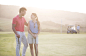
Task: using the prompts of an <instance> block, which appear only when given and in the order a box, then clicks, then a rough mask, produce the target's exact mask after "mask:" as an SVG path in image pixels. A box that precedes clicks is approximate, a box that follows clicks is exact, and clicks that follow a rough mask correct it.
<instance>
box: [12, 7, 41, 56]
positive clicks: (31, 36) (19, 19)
mask: <svg viewBox="0 0 86 56" xmlns="http://www.w3.org/2000/svg"><path fill="white" fill-rule="evenodd" d="M26 11H27V9H26V8H25V7H21V8H20V9H19V14H18V15H17V16H16V17H14V18H13V21H12V30H13V32H14V33H15V38H16V56H20V54H19V51H20V46H21V42H22V43H23V45H24V47H23V52H22V56H25V53H26V49H27V47H28V44H29V46H30V52H31V55H32V56H34V51H33V45H34V49H35V54H36V56H38V34H39V33H40V23H39V21H38V17H37V14H36V13H32V14H31V20H30V21H29V22H28V23H27V22H26V20H25V18H24V17H23V16H24V15H25V14H26ZM24 25H26V26H27V27H28V37H27V38H26V36H25V33H24Z"/></svg>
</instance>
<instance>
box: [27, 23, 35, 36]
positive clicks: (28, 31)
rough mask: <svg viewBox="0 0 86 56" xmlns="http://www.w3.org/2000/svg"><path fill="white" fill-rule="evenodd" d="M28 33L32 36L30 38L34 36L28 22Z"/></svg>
mask: <svg viewBox="0 0 86 56" xmlns="http://www.w3.org/2000/svg"><path fill="white" fill-rule="evenodd" d="M28 32H29V33H30V34H31V35H32V36H34V34H33V33H32V32H31V30H30V23H29V22H28Z"/></svg>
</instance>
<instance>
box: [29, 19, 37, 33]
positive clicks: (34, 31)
mask: <svg viewBox="0 0 86 56" xmlns="http://www.w3.org/2000/svg"><path fill="white" fill-rule="evenodd" d="M29 23H30V30H31V32H32V33H38V25H37V21H36V23H34V22H33V21H32V20H30V21H29ZM34 26H35V27H34Z"/></svg>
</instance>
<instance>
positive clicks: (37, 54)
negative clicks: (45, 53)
mask: <svg viewBox="0 0 86 56" xmlns="http://www.w3.org/2000/svg"><path fill="white" fill-rule="evenodd" d="M35 48H36V55H37V56H38V54H37V47H36V38H35Z"/></svg>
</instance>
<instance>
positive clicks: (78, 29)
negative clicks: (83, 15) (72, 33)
mask: <svg viewBox="0 0 86 56" xmlns="http://www.w3.org/2000/svg"><path fill="white" fill-rule="evenodd" d="M79 32H80V26H79V25H78V26H77V33H79Z"/></svg>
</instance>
